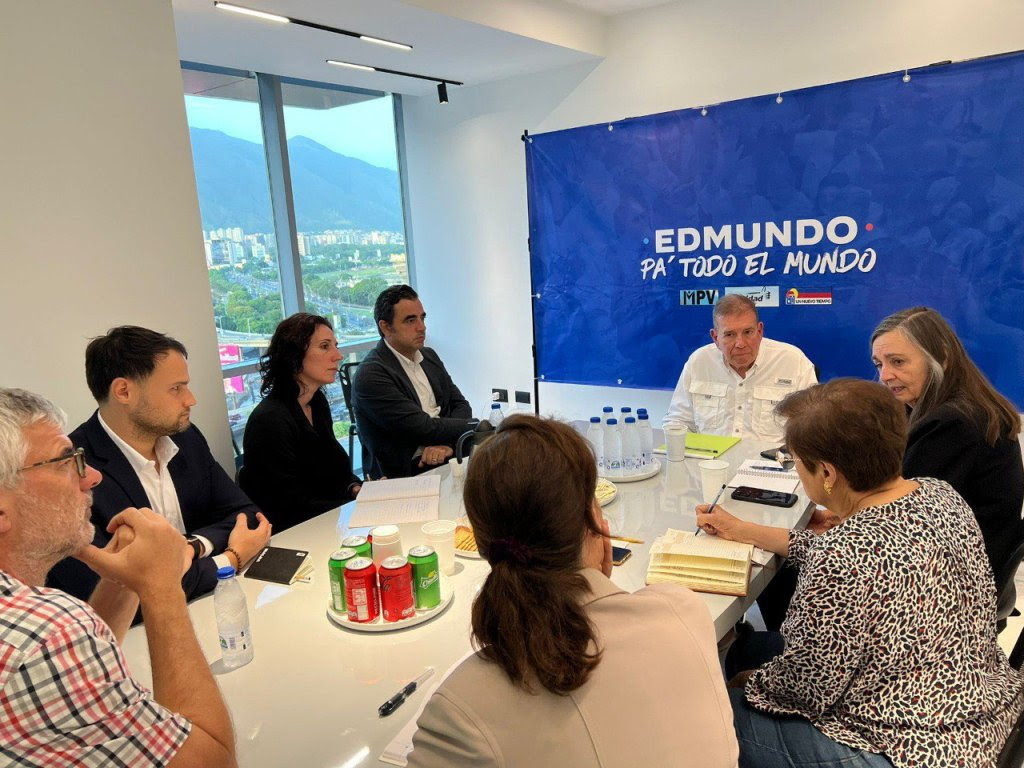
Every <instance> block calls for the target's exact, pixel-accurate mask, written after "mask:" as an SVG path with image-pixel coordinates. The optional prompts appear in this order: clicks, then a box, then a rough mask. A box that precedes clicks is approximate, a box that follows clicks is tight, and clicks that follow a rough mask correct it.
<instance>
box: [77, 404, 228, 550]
mask: <svg viewBox="0 0 1024 768" xmlns="http://www.w3.org/2000/svg"><path fill="white" fill-rule="evenodd" d="M96 416H97V418H98V420H99V422H100V426H101V427H103V431H104V432H106V433H107V434H108V435H109V436H110V439H111V440H113V441H114V445H116V446H117V447H118V449H119V450H120V451H121V453H123V454H124V457H125V458H126V459H127V460H128V464H129V465H130V466H131V468H132V469H133V470H135V474H136V476H137V477H138V478H139V482H140V483H142V490H144V491H145V492H146V496H147V497H148V498H149V506H150V509H152V510H153V511H154V512H156V513H157V514H158V515H160V516H161V517H162V518H164V519H165V520H166V521H167V522H169V523H170V524H171V525H173V526H174V528H175V529H176V530H177V531H178V532H179V533H181V534H183V535H185V536H188V535H189V534H188V531H186V530H185V521H184V520H183V519H182V517H181V504H180V503H179V501H178V492H177V491H176V490H175V489H174V478H172V477H171V473H170V472H168V471H167V465H168V463H170V461H171V459H173V458H174V457H175V456H176V455H177V453H178V446H177V445H176V444H175V442H174V441H173V440H171V438H169V437H168V436H167V435H161V436H160V437H159V438H157V441H156V445H155V446H154V450H155V452H156V461H153V460H152V459H147V458H146V457H145V456H143V455H142V454H141V453H139V452H138V451H136V450H135V449H134V448H132V447H131V446H130V445H128V443H126V442H125V441H124V440H122V439H121V437H120V436H119V435H118V434H117V433H116V432H115V431H114V430H112V429H111V428H110V426H109V425H108V424H107V422H105V421H104V420H103V415H102V414H99V413H98V414H96ZM196 538H197V539H198V540H199V544H200V546H201V547H202V550H203V551H202V555H201V556H202V557H206V556H207V555H209V554H210V553H211V552H213V543H212V542H211V541H210V540H209V539H207V538H206V537H205V536H196ZM213 561H214V562H215V563H216V564H217V567H218V568H219V567H221V566H224V565H234V564H233V563H232V562H231V561H230V560H229V559H228V558H227V556H226V555H217V556H216V557H215V558H213Z"/></svg>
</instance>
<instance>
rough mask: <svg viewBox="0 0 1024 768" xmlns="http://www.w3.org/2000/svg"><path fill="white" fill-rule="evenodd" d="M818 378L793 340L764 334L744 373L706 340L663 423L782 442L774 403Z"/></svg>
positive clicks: (688, 364)
mask: <svg viewBox="0 0 1024 768" xmlns="http://www.w3.org/2000/svg"><path fill="white" fill-rule="evenodd" d="M815 383H817V377H816V376H815V375H814V366H813V365H812V364H811V361H810V360H808V359H807V356H806V355H804V353H803V352H801V351H800V350H799V349H798V348H796V347H794V346H793V345H792V344H786V343H785V342H782V341H773V340H772V339H761V346H760V348H759V349H758V351H757V359H756V360H755V361H754V364H753V365H752V366H751V367H750V370H748V371H747V375H746V377H741V376H740V375H739V374H738V373H736V371H734V370H733V369H732V368H730V367H729V366H728V365H727V364H726V362H725V358H724V356H723V355H722V352H721V350H719V349H718V347H716V346H715V345H714V344H707V345H705V346H703V347H701V348H700V349H698V350H697V351H695V352H694V353H693V354H692V355H690V359H689V360H687V361H686V365H684V366H683V372H682V374H681V375H680V376H679V383H678V384H676V389H675V392H673V393H672V402H671V403H670V404H669V407H668V413H667V414H666V415H665V420H664V422H663V424H664V426H666V427H671V426H685V427H686V428H687V429H689V430H690V431H691V432H702V433H704V434H709V435H728V436H733V437H740V438H744V437H750V438H754V439H756V440H768V441H771V442H778V443H781V442H782V440H783V431H784V428H785V424H784V423H783V422H782V421H781V420H778V419H776V418H775V413H774V409H775V406H776V405H777V404H778V402H779V401H780V400H782V399H783V398H784V397H785V396H786V395H788V394H789V393H791V392H796V391H797V390H799V389H805V388H806V387H809V386H811V385H812V384H815Z"/></svg>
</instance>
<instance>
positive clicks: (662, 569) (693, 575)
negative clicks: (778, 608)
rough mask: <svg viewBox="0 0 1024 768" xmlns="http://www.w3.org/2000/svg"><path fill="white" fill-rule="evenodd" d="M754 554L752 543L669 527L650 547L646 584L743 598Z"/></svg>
mask: <svg viewBox="0 0 1024 768" xmlns="http://www.w3.org/2000/svg"><path fill="white" fill-rule="evenodd" d="M753 552H754V548H753V547H752V546H751V545H750V544H740V543H738V542H735V541H726V540H725V539H719V538H717V537H715V536H697V535H695V534H693V533H692V532H690V531H677V530H675V529H674V528H669V529H668V530H667V531H665V533H664V535H662V536H659V537H658V538H656V539H655V540H654V543H653V544H652V545H651V561H650V563H649V564H648V565H647V583H648V584H682V585H683V586H684V587H689V588H690V589H692V590H694V591H695V592H713V593H715V594H719V595H736V596H738V597H743V596H744V595H746V594H747V584H748V583H749V582H750V561H751V557H752V556H753Z"/></svg>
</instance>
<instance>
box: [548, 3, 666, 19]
mask: <svg viewBox="0 0 1024 768" xmlns="http://www.w3.org/2000/svg"><path fill="white" fill-rule="evenodd" d="M565 2H567V3H572V4H573V5H578V6H580V7H581V8H586V9H587V10H588V11H593V12H594V13H599V14H601V15H602V16H618V15H619V14H620V13H629V12H630V11H639V10H641V9H642V8H653V7H654V6H656V5H666V4H667V3H669V2H672V0H565Z"/></svg>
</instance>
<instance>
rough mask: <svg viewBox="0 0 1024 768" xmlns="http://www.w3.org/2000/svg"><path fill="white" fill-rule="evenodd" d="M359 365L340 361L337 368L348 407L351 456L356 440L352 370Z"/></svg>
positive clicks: (342, 393) (349, 450)
mask: <svg viewBox="0 0 1024 768" xmlns="http://www.w3.org/2000/svg"><path fill="white" fill-rule="evenodd" d="M357 367H359V363H342V364H341V368H339V369H338V380H339V381H340V383H341V396H342V397H343V398H344V399H345V408H347V409H348V420H349V427H348V456H349V458H350V459H351V458H352V452H353V451H354V450H355V440H356V434H357V432H356V412H355V411H354V410H352V375H353V374H352V370H353V369H354V368H357ZM363 455H364V456H365V455H366V451H365V450H364V451H363ZM363 470H364V472H363V474H364V475H365V474H366V472H365V470H366V465H365V464H363Z"/></svg>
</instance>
